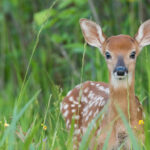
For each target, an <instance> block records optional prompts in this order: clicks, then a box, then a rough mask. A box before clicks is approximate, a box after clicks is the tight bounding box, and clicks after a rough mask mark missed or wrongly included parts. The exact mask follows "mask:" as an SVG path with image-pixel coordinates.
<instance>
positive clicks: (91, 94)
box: [88, 91, 94, 99]
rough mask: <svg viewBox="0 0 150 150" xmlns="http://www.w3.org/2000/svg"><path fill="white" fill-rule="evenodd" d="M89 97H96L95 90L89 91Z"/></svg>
mask: <svg viewBox="0 0 150 150" xmlns="http://www.w3.org/2000/svg"><path fill="white" fill-rule="evenodd" d="M88 98H89V99H93V98H94V93H93V91H90V92H89V95H88Z"/></svg>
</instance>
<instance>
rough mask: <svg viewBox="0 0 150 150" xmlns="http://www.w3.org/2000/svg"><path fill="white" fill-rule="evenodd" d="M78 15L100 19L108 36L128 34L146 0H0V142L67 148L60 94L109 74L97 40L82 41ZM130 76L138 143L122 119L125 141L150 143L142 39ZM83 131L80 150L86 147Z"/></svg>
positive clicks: (45, 149)
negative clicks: (138, 112)
mask: <svg viewBox="0 0 150 150" xmlns="http://www.w3.org/2000/svg"><path fill="white" fill-rule="evenodd" d="M80 18H88V19H91V20H93V21H96V22H97V23H99V24H100V25H101V26H102V28H103V31H104V33H105V34H106V35H107V36H111V35H117V34H129V35H131V36H134V35H135V34H136V32H137V30H138V27H139V25H140V24H141V23H142V22H143V21H145V20H147V19H150V1H149V0H99V1H96V0H43V1H42V0H21V1H19V0H1V1H0V149H1V150H7V149H8V150H28V149H29V150H71V149H72V141H71V139H72V134H73V129H72V130H71V131H70V132H67V130H66V128H65V123H64V120H63V118H62V116H61V113H60V102H61V101H62V100H63V98H64V97H65V95H66V93H67V92H68V91H69V90H70V89H72V88H73V87H74V86H75V85H77V84H79V83H80V82H84V81H87V80H92V81H103V82H108V70H107V66H106V63H105V60H104V58H103V57H102V55H101V54H100V53H99V51H98V50H97V49H96V48H93V47H90V46H88V45H86V46H85V41H84V39H83V36H82V33H81V30H80V26H79V19H80ZM84 50H85V55H83V54H84ZM83 56H84V57H83ZM83 58H84V59H83ZM135 81H136V82H135V92H136V95H137V96H138V97H139V99H140V102H141V103H142V105H143V108H144V112H145V114H146V118H145V120H144V128H145V137H146V139H145V143H144V145H143V146H142V148H141V146H139V145H138V143H137V142H136V138H135V136H134V135H133V133H132V130H131V129H130V127H129V125H128V123H127V122H126V120H125V118H124V117H123V120H124V122H125V124H126V127H127V129H128V131H129V132H130V137H131V142H132V143H133V146H132V149H134V150H138V149H139V150H140V149H144V150H150V117H149V115H150V47H149V46H147V47H146V48H144V50H143V51H142V52H141V54H140V56H139V57H138V59H137V64H136V73H135ZM87 137H88V135H87ZM87 137H86V136H84V137H83V142H82V145H81V147H80V150H86V149H87V148H86V146H87V143H86V141H87ZM103 149H104V150H105V149H107V141H106V143H105V147H104V148H103Z"/></svg>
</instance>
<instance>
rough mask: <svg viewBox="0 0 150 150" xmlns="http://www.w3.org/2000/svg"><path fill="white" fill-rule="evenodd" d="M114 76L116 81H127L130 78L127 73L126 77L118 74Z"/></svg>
mask: <svg viewBox="0 0 150 150" xmlns="http://www.w3.org/2000/svg"><path fill="white" fill-rule="evenodd" d="M112 75H113V76H114V78H115V79H116V80H126V79H127V78H128V74H127V73H125V75H124V76H118V75H117V73H116V72H115V73H113V74H112Z"/></svg>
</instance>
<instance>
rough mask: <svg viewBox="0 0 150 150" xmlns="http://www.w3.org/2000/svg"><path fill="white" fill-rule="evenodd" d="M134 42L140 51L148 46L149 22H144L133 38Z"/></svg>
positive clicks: (149, 38)
mask: <svg viewBox="0 0 150 150" xmlns="http://www.w3.org/2000/svg"><path fill="white" fill-rule="evenodd" d="M135 39H136V41H137V42H138V44H139V48H140V50H141V49H142V48H143V47H144V46H147V45H150V20H147V21H145V22H144V23H143V24H142V25H141V26H140V27H139V30H138V33H137V34H136V36H135Z"/></svg>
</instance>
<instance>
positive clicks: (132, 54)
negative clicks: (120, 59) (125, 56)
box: [130, 51, 136, 59]
mask: <svg viewBox="0 0 150 150" xmlns="http://www.w3.org/2000/svg"><path fill="white" fill-rule="evenodd" d="M135 54H136V52H135V51H134V52H132V53H131V54H130V58H131V59H135Z"/></svg>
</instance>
